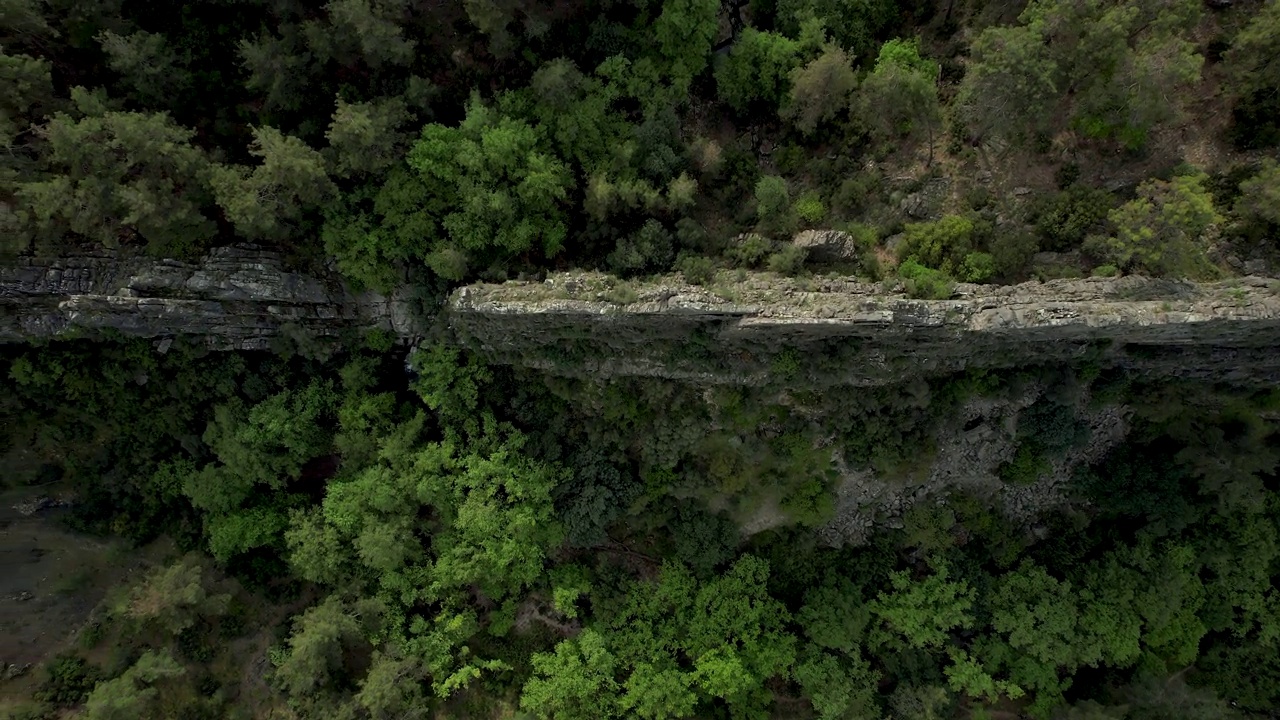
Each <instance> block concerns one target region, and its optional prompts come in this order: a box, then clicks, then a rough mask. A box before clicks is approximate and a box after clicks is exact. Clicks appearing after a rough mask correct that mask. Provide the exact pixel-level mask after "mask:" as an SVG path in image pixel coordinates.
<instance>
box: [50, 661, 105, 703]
mask: <svg viewBox="0 0 1280 720" xmlns="http://www.w3.org/2000/svg"><path fill="white" fill-rule="evenodd" d="M99 679H101V673H99V672H98V669H97V668H95V667H94V666H92V665H90V664H88V663H87V662H85V661H84V658H82V657H78V656H76V655H59V656H58V657H56V658H54V659H53V661H52V662H50V663H49V664H48V665H46V666H45V678H44V680H43V681H42V682H41V683H40V687H39V689H37V690H36V692H35V699H37V700H39V701H41V702H47V703H52V704H54V705H63V706H66V705H78V704H79V703H81V702H84V699H85V698H86V697H87V696H88V695H89V691H91V690H93V686H94V685H96V684H97V683H98V680H99Z"/></svg>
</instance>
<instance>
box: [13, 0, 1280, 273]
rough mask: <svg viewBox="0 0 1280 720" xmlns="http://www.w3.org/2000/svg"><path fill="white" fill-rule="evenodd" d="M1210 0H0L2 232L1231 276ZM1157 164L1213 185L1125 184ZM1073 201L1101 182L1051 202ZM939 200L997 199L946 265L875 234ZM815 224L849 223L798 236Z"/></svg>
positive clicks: (28, 249) (576, 258)
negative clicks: (1168, 190)
mask: <svg viewBox="0 0 1280 720" xmlns="http://www.w3.org/2000/svg"><path fill="white" fill-rule="evenodd" d="M73 5H74V6H73ZM1209 5H1210V6H1211V7H1206V6H1205V4H1203V3H1202V2H1201V1H1200V0H1164V1H1162V2H1158V3H1150V2H1138V1H1137V0H1090V1H1089V2H1076V1H1075V0H1034V1H1033V2H1028V3H1014V4H1012V5H1007V4H1000V3H988V2H985V0H947V1H946V2H942V1H940V0H939V1H938V2H934V1H932V0H909V1H908V0H900V1H898V2H895V1H893V0H874V1H872V2H864V3H845V2H830V1H826V0H787V1H783V0H778V1H777V2H773V1H772V0H769V1H760V2H756V1H754V0H753V1H752V2H743V3H729V2H724V3H718V2H712V1H711V0H644V1H642V2H615V1H614V0H602V1H593V2H579V3H561V4H554V5H545V4H540V3H529V2H519V1H513V2H496V1H493V0H467V1H466V2H445V3H429V4H424V3H418V2H411V1H409V0H333V1H332V2H328V3H325V4H323V5H320V4H308V3H300V2H296V1H295V0H281V1H280V2H256V1H244V0H213V1H211V2H204V3H194V4H192V3H187V4H177V5H174V6H171V7H153V4H151V3H143V2H134V1H132V0H94V1H93V2H88V3H83V2H80V3H74V4H72V3H68V2H62V1H61V0H53V1H51V2H44V1H43V0H7V4H6V9H5V12H4V15H3V19H2V20H0V48H2V49H0V64H2V65H3V68H4V71H3V72H4V77H5V80H6V82H5V85H6V87H7V91H6V94H5V97H4V100H3V107H4V112H3V115H2V116H0V139H3V141H4V143H5V146H6V148H7V149H8V152H7V153H5V155H4V157H3V158H0V198H3V204H2V205H0V218H3V220H2V222H3V227H4V228H5V230H4V238H5V239H4V241H3V242H4V245H3V247H2V248H0V252H2V253H3V254H5V255H8V256H12V255H16V254H26V253H37V254H50V253H58V252H64V251H68V250H71V249H73V248H76V247H81V246H84V245H86V244H88V245H98V246H107V247H111V248H120V249H122V250H125V251H131V252H132V251H138V252H147V253H151V254H153V255H157V256H163V257H179V258H182V257H186V258H191V257H195V256H197V255H198V254H199V253H200V252H201V251H202V250H204V249H206V248H209V247H211V246H215V245H219V244H226V243H230V242H237V241H241V242H243V241H252V242H255V243H259V244H265V245H268V246H271V247H276V248H278V249H280V250H282V251H284V252H286V253H287V254H288V255H289V256H290V257H292V258H294V259H295V261H297V262H300V263H304V264H306V263H311V264H316V265H318V264H321V263H323V262H324V261H325V260H326V259H333V260H335V261H336V267H337V268H338V269H339V270H340V271H341V272H342V273H343V274H344V275H345V276H346V278H347V279H348V280H349V281H350V282H351V283H353V284H355V285H357V286H362V287H369V288H375V289H380V290H384V291H385V290H389V289H390V288H391V287H393V286H395V285H397V284H400V283H402V282H406V281H414V282H418V281H430V280H431V279H433V278H439V279H440V280H441V281H442V282H447V283H451V282H461V281H468V280H474V279H477V278H482V279H488V280H494V279H503V278H507V277H513V276H517V275H519V274H528V273H537V272H542V271H545V270H547V269H552V268H556V269H560V268H565V267H595V268H602V269H606V270H609V271H612V272H614V273H617V274H621V275H637V274H639V275H644V274H652V273H660V272H668V271H672V270H676V271H683V270H685V269H692V270H691V272H690V273H689V277H691V278H694V279H699V278H706V277H708V273H714V272H715V271H716V270H717V269H733V268H735V267H746V268H751V267H768V268H769V269H771V270H773V271H776V272H784V273H787V274H804V273H809V272H824V271H827V270H837V271H845V272H850V271H851V272H855V273H858V274H860V275H862V276H864V277H866V278H868V279H872V280H879V279H882V278H883V277H884V276H886V275H889V276H892V275H894V274H899V275H900V276H901V278H902V280H903V281H904V283H905V285H906V287H907V288H908V290H909V291H912V292H915V293H917V294H922V293H923V294H925V295H928V294H929V293H930V292H934V293H937V292H943V291H945V288H947V287H949V285H948V284H947V283H946V282H942V281H935V282H932V283H922V282H919V278H920V276H921V272H922V270H921V268H923V269H924V271H926V272H931V273H940V274H941V276H940V277H941V278H943V279H953V280H969V281H974V280H976V281H988V282H989V281H997V282H1016V281H1020V280H1024V279H1027V278H1029V277H1037V278H1041V279H1044V278H1048V277H1072V276H1082V275H1087V274H1090V273H1095V274H1102V275H1111V274H1116V273H1142V274H1155V275H1167V276H1174V277H1194V278H1213V277H1218V276H1221V275H1229V274H1233V273H1237V272H1239V271H1240V269H1241V267H1242V266H1243V263H1244V262H1245V261H1248V260H1256V261H1265V262H1270V261H1271V256H1272V254H1273V253H1274V250H1275V248H1274V243H1272V242H1268V241H1267V238H1272V239H1273V238H1274V231H1275V227H1276V226H1275V223H1274V221H1273V220H1270V219H1268V218H1267V215H1266V213H1265V212H1263V213H1262V214H1258V213H1257V212H1255V211H1253V210H1251V209H1250V208H1251V206H1250V205H1249V204H1247V203H1246V204H1241V203H1238V202H1236V199H1237V198H1238V197H1239V196H1240V195H1241V194H1242V193H1245V192H1246V190H1248V191H1249V192H1250V193H1251V194H1254V195H1255V196H1256V194H1257V193H1259V192H1262V193H1265V192H1267V190H1268V189H1269V190H1270V191H1271V192H1272V194H1274V193H1275V192H1276V191H1277V190H1276V188H1275V176H1274V173H1271V172H1269V171H1268V168H1269V166H1268V165H1267V164H1266V162H1265V160H1266V156H1267V155H1271V156H1274V154H1275V152H1276V143H1277V142H1278V141H1280V128H1278V127H1277V120H1276V118H1277V117H1280V100H1277V99H1276V98H1278V97H1280V71H1277V69H1276V67H1275V63H1274V61H1269V60H1268V59H1267V58H1269V57H1274V55H1275V52H1274V45H1275V42H1276V40H1275V38H1276V37H1277V35H1278V34H1280V21H1278V20H1277V18H1280V9H1278V8H1277V3H1276V2H1275V0H1266V1H1265V2H1263V1H1260V0H1245V1H1242V2H1236V3H1209ZM1268 63H1270V64H1268ZM1192 146H1196V147H1199V148H1202V149H1206V148H1207V149H1208V150H1202V151H1197V152H1196V153H1190V152H1189V151H1188V148H1189V147H1192ZM1180 178H1201V179H1202V182H1201V184H1200V190H1198V192H1200V193H1201V196H1200V197H1199V199H1197V200H1196V202H1197V203H1199V204H1200V205H1203V206H1204V207H1203V209H1197V210H1196V211H1194V212H1192V213H1190V215H1189V216H1188V214H1187V213H1185V212H1183V211H1182V210H1176V209H1175V210H1174V211H1173V212H1169V213H1164V216H1163V217H1158V216H1159V215H1160V213H1155V214H1151V213H1145V214H1144V213H1142V212H1137V211H1136V209H1135V210H1134V211H1129V210H1126V209H1125V208H1128V207H1130V205H1131V204H1132V203H1134V202H1139V203H1141V202H1143V201H1144V200H1143V199H1144V198H1145V199H1146V201H1149V202H1154V203H1156V204H1158V205H1159V204H1163V203H1164V202H1166V201H1164V200H1161V199H1158V197H1159V196H1158V194H1157V195H1153V194H1152V193H1151V192H1149V191H1150V190H1151V189H1152V188H1153V187H1156V186H1157V184H1159V183H1172V185H1171V186H1169V187H1179V183H1181V182H1182V181H1181V180H1180ZM765 179H769V182H770V183H771V184H770V185H769V186H768V187H767V190H768V193H769V197H770V198H772V199H771V200H770V201H769V202H761V203H751V202H744V199H746V198H751V197H757V196H759V194H760V192H762V188H761V186H760V185H759V183H760V182H762V181H764V180H765ZM1015 191H1016V192H1015ZM1075 197H1087V198H1088V201H1089V203H1090V207H1098V208H1104V209H1105V210H1106V211H1108V212H1102V214H1101V215H1100V216H1098V217H1097V218H1096V220H1095V221H1094V222H1091V223H1089V224H1087V225H1083V226H1080V225H1073V224H1069V223H1068V224H1064V223H1067V221H1068V219H1067V218H1060V217H1059V216H1053V215H1046V214H1044V209H1045V206H1046V205H1060V204H1062V203H1065V202H1069V198H1075ZM1184 200H1185V198H1184V197H1183V194H1181V193H1175V196H1174V197H1173V198H1171V199H1170V200H1168V201H1167V202H1170V203H1173V204H1177V203H1182V202H1184ZM1127 204H1128V205H1127ZM1112 210H1114V211H1116V212H1115V213H1112V212H1109V211H1112ZM1076 214H1078V212H1077V211H1072V215H1076ZM958 220H965V221H967V222H974V223H978V224H982V223H987V224H990V225H992V226H997V227H998V229H997V230H993V231H992V232H988V233H985V234H981V235H979V236H977V237H974V238H969V239H965V240H961V239H950V238H947V239H944V240H943V241H944V242H946V243H955V247H953V248H952V249H951V252H952V254H956V255H958V256H963V255H964V254H966V253H976V254H977V255H976V256H975V257H974V258H972V259H971V262H970V263H969V268H968V269H966V268H965V267H963V263H960V264H957V263H953V264H951V265H943V264H939V263H933V264H930V263H927V262H922V261H921V259H920V258H918V257H909V255H908V254H903V253H902V252H900V251H899V246H900V243H897V242H895V238H897V237H899V236H900V235H901V233H902V232H904V231H905V230H908V229H909V228H910V226H912V225H913V224H915V223H920V222H939V221H947V222H950V221H958ZM805 228H824V229H836V230H840V231H844V232H847V233H849V234H850V235H851V236H855V237H864V236H865V237H868V238H869V242H866V243H864V242H861V241H859V242H857V243H850V244H849V245H850V248H851V249H850V250H849V252H847V253H845V254H844V255H843V256H841V257H834V258H833V257H825V258H824V257H819V256H817V255H813V256H810V254H807V253H806V252H805V249H804V248H803V247H798V246H793V245H792V235H793V234H794V233H795V232H796V231H797V230H800V229H805ZM866 233H871V235H866ZM1139 237H1142V238H1147V240H1144V241H1139V240H1138V239H1137V238H1139ZM1142 242H1147V243H1149V244H1153V245H1155V246H1156V248H1155V249H1154V250H1152V249H1151V248H1148V249H1142V248H1138V247H1131V246H1133V245H1135V243H1136V244H1141V243H1142ZM1166 245H1169V246H1176V249H1175V250H1174V251H1173V253H1172V255H1176V258H1169V259H1168V260H1167V261H1166V260H1161V261H1154V260H1153V257H1154V255H1153V253H1155V252H1159V251H1161V249H1162V248H1163V247H1165V246H1166ZM756 246H760V247H762V248H763V255H761V254H760V253H759V251H757V250H756V249H755V248H756ZM962 247H967V248H968V249H967V250H965V251H963V252H962V251H961V248H962ZM1038 252H1051V253H1057V255H1055V256H1039V255H1037V253H1038ZM757 256H758V257H759V258H760V259H759V260H751V258H753V257H757ZM899 268H900V270H899Z"/></svg>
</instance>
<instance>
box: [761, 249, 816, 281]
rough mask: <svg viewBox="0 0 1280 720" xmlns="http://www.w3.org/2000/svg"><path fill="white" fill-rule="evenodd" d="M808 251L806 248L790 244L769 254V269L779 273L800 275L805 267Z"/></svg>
mask: <svg viewBox="0 0 1280 720" xmlns="http://www.w3.org/2000/svg"><path fill="white" fill-rule="evenodd" d="M808 252H809V251H808V250H806V249H805V248H802V247H796V246H795V245H788V246H787V247H785V248H783V249H782V250H779V251H778V252H776V253H774V254H772V255H770V256H769V270H771V271H773V272H776V273H778V274H779V275H798V274H799V273H800V271H801V270H803V269H804V260H805V256H806V255H808Z"/></svg>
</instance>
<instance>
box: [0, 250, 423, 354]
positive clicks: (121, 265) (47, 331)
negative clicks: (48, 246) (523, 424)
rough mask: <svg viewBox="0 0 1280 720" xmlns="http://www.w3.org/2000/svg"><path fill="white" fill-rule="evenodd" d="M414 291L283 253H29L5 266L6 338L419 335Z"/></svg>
mask: <svg viewBox="0 0 1280 720" xmlns="http://www.w3.org/2000/svg"><path fill="white" fill-rule="evenodd" d="M411 305H412V304H411V303H410V301H409V300H408V294H407V293H404V294H397V295H394V296H392V297H390V298H388V297H384V296H381V295H378V294H375V293H352V292H350V291H349V290H347V289H346V288H345V287H344V286H343V284H342V283H341V281H340V280H339V279H338V278H337V277H336V276H331V277H312V276H308V275H303V274H300V273H296V272H290V271H288V270H286V269H285V267H284V264H283V262H282V260H281V258H280V256H279V255H277V254H276V253H272V252H267V251H263V250H260V249H256V248H253V247H250V246H233V247H224V248H218V249H216V250H214V251H212V252H210V253H209V255H207V256H206V257H205V258H204V259H203V260H202V261H201V262H198V263H182V262H177V261H173V260H152V259H147V258H126V257H121V256H119V255H117V254H115V253H110V252H100V253H96V254H86V255H80V256H77V257H71V258H60V259H53V260H32V259H23V260H21V261H20V264H18V265H17V266H16V267H5V268H0V309H2V310H3V318H2V319H0V342H17V341H22V340H27V339H32V338H41V337H54V336H59V335H65V334H67V333H71V332H75V331H77V330H84V331H101V330H114V331H117V332H121V333H124V334H126V335H133V336H141V337H170V336H174V335H190V336H197V337H203V338H205V339H206V341H207V342H208V343H209V345H210V346H211V347H214V348H217V349H238V350H258V349H263V348H266V347H267V346H268V344H269V343H270V340H271V338H272V337H274V336H276V335H279V334H281V333H283V332H290V331H293V330H295V329H296V330H297V331H299V332H303V333H306V334H307V335H310V336H312V337H334V336H337V335H339V334H341V333H342V332H344V331H347V330H352V329H372V328H381V329H383V330H387V331H389V332H394V333H396V334H397V335H399V336H401V337H405V338H409V337H413V336H415V335H417V334H419V331H420V327H419V326H418V322H417V321H416V320H415V318H414V316H413V313H412V308H411Z"/></svg>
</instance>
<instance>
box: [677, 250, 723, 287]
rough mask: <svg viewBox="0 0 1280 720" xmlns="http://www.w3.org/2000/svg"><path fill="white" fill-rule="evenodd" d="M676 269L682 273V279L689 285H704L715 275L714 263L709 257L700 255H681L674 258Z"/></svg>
mask: <svg viewBox="0 0 1280 720" xmlns="http://www.w3.org/2000/svg"><path fill="white" fill-rule="evenodd" d="M676 269H677V270H679V271H680V274H682V275H684V281H685V282H687V283H689V284H690V285H706V284H707V283H709V282H711V281H712V279H714V278H715V275H716V265H715V263H714V262H712V261H711V258H709V257H704V256H702V255H681V256H680V258H679V259H678V260H676Z"/></svg>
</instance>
